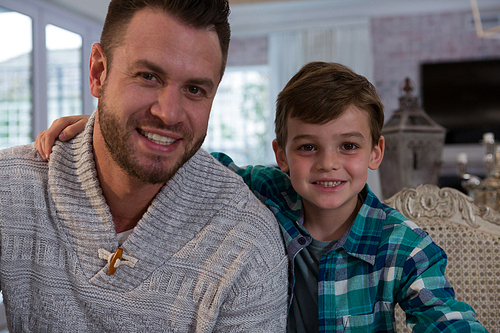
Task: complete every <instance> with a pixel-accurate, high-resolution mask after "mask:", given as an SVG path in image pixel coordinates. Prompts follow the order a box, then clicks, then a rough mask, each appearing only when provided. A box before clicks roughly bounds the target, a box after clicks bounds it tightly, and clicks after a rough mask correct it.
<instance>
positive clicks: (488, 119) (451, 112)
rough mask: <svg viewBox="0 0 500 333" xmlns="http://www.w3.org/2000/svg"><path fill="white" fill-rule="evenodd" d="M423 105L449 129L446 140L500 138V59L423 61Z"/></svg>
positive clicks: (448, 141)
mask: <svg viewBox="0 0 500 333" xmlns="http://www.w3.org/2000/svg"><path fill="white" fill-rule="evenodd" d="M420 79H421V90H420V91H421V98H422V107H423V109H424V110H425V112H427V114H429V116H430V117H431V118H432V119H434V120H435V121H436V122H437V123H438V124H440V125H441V126H443V127H445V128H446V129H447V133H446V143H478V142H480V141H481V139H482V136H483V133H485V132H493V133H494V134H495V138H496V139H500V59H489V60H480V61H460V62H439V63H423V64H422V65H421V73H420Z"/></svg>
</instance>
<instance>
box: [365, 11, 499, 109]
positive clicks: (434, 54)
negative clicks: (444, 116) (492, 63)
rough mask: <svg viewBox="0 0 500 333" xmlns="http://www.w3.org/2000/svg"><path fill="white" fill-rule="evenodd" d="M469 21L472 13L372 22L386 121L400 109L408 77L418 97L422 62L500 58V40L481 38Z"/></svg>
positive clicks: (376, 80) (376, 70)
mask: <svg viewBox="0 0 500 333" xmlns="http://www.w3.org/2000/svg"><path fill="white" fill-rule="evenodd" d="M497 11H500V7H498V10H497ZM470 20H471V12H470V11H464V12H455V13H438V14H433V15H417V16H399V17H381V18H373V19H372V21H371V23H372V41H373V55H374V84H375V86H376V87H377V89H378V91H379V94H380V96H381V98H382V102H383V103H384V105H385V107H386V119H389V117H390V116H391V115H392V112H393V111H394V110H395V109H397V108H398V96H399V91H398V87H399V85H400V83H401V81H403V80H404V78H405V77H410V78H411V79H412V80H413V81H414V82H415V86H416V88H417V90H416V91H414V92H415V93H417V94H419V91H418V88H419V85H420V78H419V76H420V73H419V72H420V67H419V66H420V63H422V62H439V61H460V60H478V59H484V58H500V39H481V38H478V37H477V36H476V33H475V30H473V27H472V26H471V25H470V24H469V22H470Z"/></svg>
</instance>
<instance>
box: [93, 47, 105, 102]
mask: <svg viewBox="0 0 500 333" xmlns="http://www.w3.org/2000/svg"><path fill="white" fill-rule="evenodd" d="M89 71H90V75H89V81H90V92H91V93H92V95H93V96H94V97H97V98H98V97H99V96H100V94H101V90H102V86H103V85H104V80H105V79H106V73H107V61H106V57H105V56H104V52H103V50H102V46H101V44H99V43H94V45H92V53H91V54H90V62H89Z"/></svg>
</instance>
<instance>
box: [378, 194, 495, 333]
mask: <svg viewBox="0 0 500 333" xmlns="http://www.w3.org/2000/svg"><path fill="white" fill-rule="evenodd" d="M384 202H385V203H386V204H387V205H389V206H391V207H394V208H396V209H397V210H399V211H400V212H401V213H402V214H403V215H404V216H405V217H407V218H408V219H410V220H412V221H414V222H415V223H416V224H417V225H418V226H420V228H422V229H423V230H425V231H427V232H428V233H429V234H430V236H431V237H432V239H433V240H434V241H435V242H436V243H437V244H438V245H439V246H441V247H442V248H443V249H444V250H445V251H446V253H447V255H448V266H447V269H446V276H447V277H448V279H449V280H450V282H451V283H452V285H453V287H454V289H455V293H456V298H457V299H459V300H461V301H464V302H466V303H468V304H470V305H471V306H472V307H473V308H474V310H475V311H476V315H477V318H478V320H479V322H480V323H481V324H483V325H484V326H485V327H486V328H487V329H488V330H489V331H490V332H492V333H493V332H499V333H500V213H498V212H496V211H493V210H490V209H489V208H486V207H478V206H476V205H474V203H473V200H472V198H471V197H468V196H467V195H465V194H463V193H462V192H460V191H458V190H455V189H452V188H446V187H445V188H439V187H437V186H435V185H420V186H418V187H417V188H416V189H405V190H402V191H400V192H398V193H396V194H395V195H394V196H392V197H391V198H389V199H387V200H385V201H384ZM396 321H397V327H396V328H397V332H409V331H410V330H409V329H408V328H406V327H405V314H404V312H403V311H402V310H401V308H400V307H399V306H397V308H396Z"/></svg>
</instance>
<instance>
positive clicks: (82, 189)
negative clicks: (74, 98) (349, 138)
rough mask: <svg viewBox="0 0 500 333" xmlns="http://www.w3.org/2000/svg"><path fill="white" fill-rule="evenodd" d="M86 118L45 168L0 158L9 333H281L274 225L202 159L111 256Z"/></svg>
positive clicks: (243, 190) (21, 154) (242, 188)
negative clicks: (118, 255)
mask: <svg viewBox="0 0 500 333" xmlns="http://www.w3.org/2000/svg"><path fill="white" fill-rule="evenodd" d="M94 117H95V114H94V115H93V116H92V117H91V120H90V121H89V123H88V125H87V128H86V129H85V131H84V132H83V133H81V134H80V135H78V136H77V137H75V138H74V139H73V140H71V141H69V142H66V143H63V142H58V143H57V144H56V146H55V147H54V149H53V153H52V155H51V159H50V162H49V163H45V162H43V161H42V159H41V158H40V157H39V155H38V154H37V153H36V149H35V146H34V144H31V145H27V146H20V147H15V148H11V149H7V150H3V151H0V205H1V208H0V228H1V229H0V236H1V257H0V279H1V281H0V282H1V288H2V292H3V294H4V303H5V306H6V312H7V320H8V324H9V328H10V331H11V332H38V333H39V332H212V331H213V332H282V331H284V327H285V326H286V312H287V305H286V303H287V259H286V257H285V253H284V247H283V241H282V240H281V236H280V233H279V229H278V224H277V223H276V220H275V218H274V217H273V215H272V214H271V213H270V212H269V211H268V210H267V209H266V208H265V207H264V206H263V205H262V204H261V203H260V202H259V201H258V200H257V199H256V198H255V197H254V196H253V194H251V192H250V191H249V190H248V189H247V186H246V185H245V184H244V183H243V182H242V180H241V179H240V177H239V176H237V175H236V174H234V173H232V172H230V171H229V170H227V169H226V168H225V167H223V166H222V165H220V164H219V163H218V162H216V161H215V159H213V158H212V157H211V156H210V155H209V154H208V153H206V152H205V151H203V150H200V151H199V152H198V153H196V155H195V156H194V157H193V158H191V159H190V160H189V161H188V162H187V163H186V164H185V165H184V166H183V167H181V169H180V170H179V171H178V172H177V174H176V175H175V176H174V177H173V178H172V179H171V180H170V181H169V182H168V183H167V185H165V186H164V187H163V189H162V190H161V191H160V192H159V193H158V195H157V196H156V198H155V199H154V200H153V202H152V204H151V206H150V207H149V209H148V211H147V212H146V213H145V214H144V216H143V218H142V219H141V220H140V221H139V223H138V225H137V227H136V228H135V230H134V231H133V233H132V234H131V235H130V236H129V238H128V239H127V240H126V241H125V242H124V243H123V245H122V248H123V253H124V254H125V255H127V256H130V257H133V258H135V259H137V263H136V264H135V266H134V267H133V268H132V267H128V266H126V265H121V266H119V267H118V269H117V270H116V272H115V274H114V275H109V274H108V268H109V264H108V262H107V261H106V260H103V259H100V258H99V253H98V251H99V249H105V250H107V251H109V252H114V251H115V250H116V249H117V247H118V242H117V239H116V233H115V230H114V225H113V221H112V218H111V214H110V212H109V209H108V206H107V205H106V203H105V199H104V196H103V194H102V192H101V188H100V186H99V181H98V179H97V174H96V169H95V164H94V159H93V153H92V131H93V119H94Z"/></svg>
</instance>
